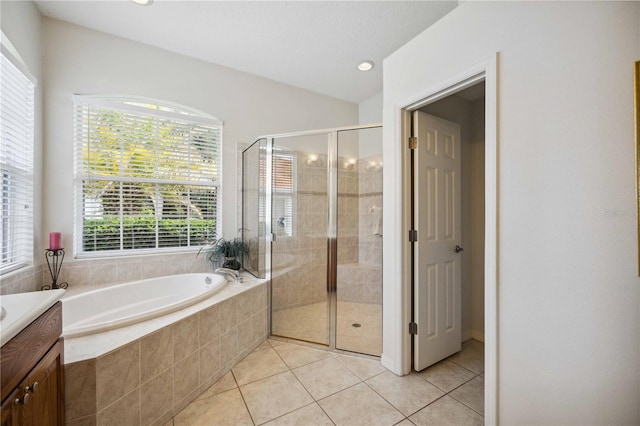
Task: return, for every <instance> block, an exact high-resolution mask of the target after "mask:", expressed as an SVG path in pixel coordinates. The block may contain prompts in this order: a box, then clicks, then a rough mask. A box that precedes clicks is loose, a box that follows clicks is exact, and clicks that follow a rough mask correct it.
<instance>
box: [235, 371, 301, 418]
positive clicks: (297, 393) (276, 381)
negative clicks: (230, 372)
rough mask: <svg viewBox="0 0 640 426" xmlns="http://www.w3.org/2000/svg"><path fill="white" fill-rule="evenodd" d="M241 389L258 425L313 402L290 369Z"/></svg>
mask: <svg viewBox="0 0 640 426" xmlns="http://www.w3.org/2000/svg"><path fill="white" fill-rule="evenodd" d="M240 390H241V392H242V395H243V397H244V400H245V402H246V403H247V407H249V412H250V413H251V416H252V418H253V420H254V422H255V423H256V424H257V425H260V424H262V423H266V422H268V421H270V420H273V419H275V418H277V417H280V416H282V415H284V414H287V413H290V412H292V411H295V410H297V409H298V408H301V407H303V406H305V405H308V404H310V403H312V402H313V398H311V395H309V393H308V392H307V391H306V390H305V389H304V387H303V386H302V385H301V384H300V382H299V381H298V379H296V377H295V376H294V375H293V373H291V372H290V371H286V372H284V373H281V374H278V375H275V376H272V377H268V378H266V379H262V380H259V381H257V382H253V383H249V384H247V385H244V386H240Z"/></svg>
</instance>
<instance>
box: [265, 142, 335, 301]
mask: <svg viewBox="0 0 640 426" xmlns="http://www.w3.org/2000/svg"><path fill="white" fill-rule="evenodd" d="M296 155H297V161H296V168H295V170H296V172H295V179H294V181H295V191H294V195H293V215H292V216H293V220H294V223H293V235H291V236H285V235H278V233H276V235H277V236H276V241H275V242H274V243H273V245H272V273H273V276H272V284H273V287H272V292H273V293H272V304H273V309H274V310H278V309H285V308H291V307H295V306H301V305H307V304H311V303H317V302H324V301H326V299H327V280H326V276H327V271H326V269H327V168H326V164H327V157H326V155H319V156H318V160H317V161H316V162H313V163H311V164H307V162H306V161H305V160H306V159H307V158H308V155H307V153H301V152H298V153H296ZM280 234H281V233H280Z"/></svg>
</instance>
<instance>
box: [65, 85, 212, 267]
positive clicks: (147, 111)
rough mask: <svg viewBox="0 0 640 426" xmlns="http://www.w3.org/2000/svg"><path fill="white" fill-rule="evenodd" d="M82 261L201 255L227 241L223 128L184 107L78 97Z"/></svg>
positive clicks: (78, 228)
mask: <svg viewBox="0 0 640 426" xmlns="http://www.w3.org/2000/svg"><path fill="white" fill-rule="evenodd" d="M75 108H76V135H75V138H76V159H75V165H76V213H77V217H76V247H77V249H76V254H77V255H78V256H82V255H91V254H94V255H95V254H101V255H104V254H127V253H132V254H133V253H136V254H140V253H144V252H157V251H158V249H161V250H167V251H175V250H176V249H179V248H189V247H199V246H202V245H203V244H204V243H205V242H206V241H208V240H211V239H212V238H213V237H214V236H215V235H219V233H220V230H219V227H218V219H219V212H220V209H219V197H218V194H219V190H220V173H221V170H220V166H221V164H220V163H221V162H220V149H221V137H222V122H220V121H218V120H216V119H214V118H213V117H209V116H207V115H205V114H202V113H199V112H196V111H191V110H188V109H186V108H184V107H176V106H172V105H165V104H160V103H157V102H155V101H144V100H138V99H135V100H131V99H122V98H112V97H101V98H96V97H87V96H76V97H75Z"/></svg>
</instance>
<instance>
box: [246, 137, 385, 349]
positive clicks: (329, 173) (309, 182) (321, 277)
mask: <svg viewBox="0 0 640 426" xmlns="http://www.w3.org/2000/svg"><path fill="white" fill-rule="evenodd" d="M242 162H243V184H242V200H243V205H242V222H243V223H242V231H243V238H244V239H245V241H246V242H247V243H248V244H249V255H248V259H246V260H245V265H244V267H245V269H247V270H248V271H250V272H251V273H253V274H254V275H256V276H260V277H266V278H269V279H270V281H271V334H272V335H274V336H280V337H284V338H290V339H297V340H303V341H307V342H312V343H317V344H322V345H327V346H329V347H330V348H335V349H341V350H348V351H353V352H359V353H365V354H370V355H380V353H381V349H382V127H381V126H380V125H368V126H356V127H348V128H338V129H331V130H319V131H309V132H300V133H291V134H282V135H271V136H266V137H263V138H260V139H259V140H257V141H256V142H255V143H254V144H253V145H251V146H250V147H249V148H247V149H246V150H244V151H243V155H242Z"/></svg>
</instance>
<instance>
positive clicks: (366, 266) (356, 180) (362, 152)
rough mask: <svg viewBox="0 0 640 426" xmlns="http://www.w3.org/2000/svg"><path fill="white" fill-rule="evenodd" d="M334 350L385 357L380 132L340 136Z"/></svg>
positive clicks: (366, 130)
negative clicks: (383, 336) (383, 344)
mask: <svg viewBox="0 0 640 426" xmlns="http://www.w3.org/2000/svg"><path fill="white" fill-rule="evenodd" d="M337 139H338V143H337V154H338V159H337V164H336V168H337V178H338V201H337V213H338V216H337V256H336V257H337V262H336V263H337V271H336V276H337V279H336V290H337V308H336V348H337V349H343V350H348V351H353V352H360V353H365V354H369V355H376V356H379V355H380V354H381V353H382V127H373V128H364V129H352V130H344V131H338V136H337Z"/></svg>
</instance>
